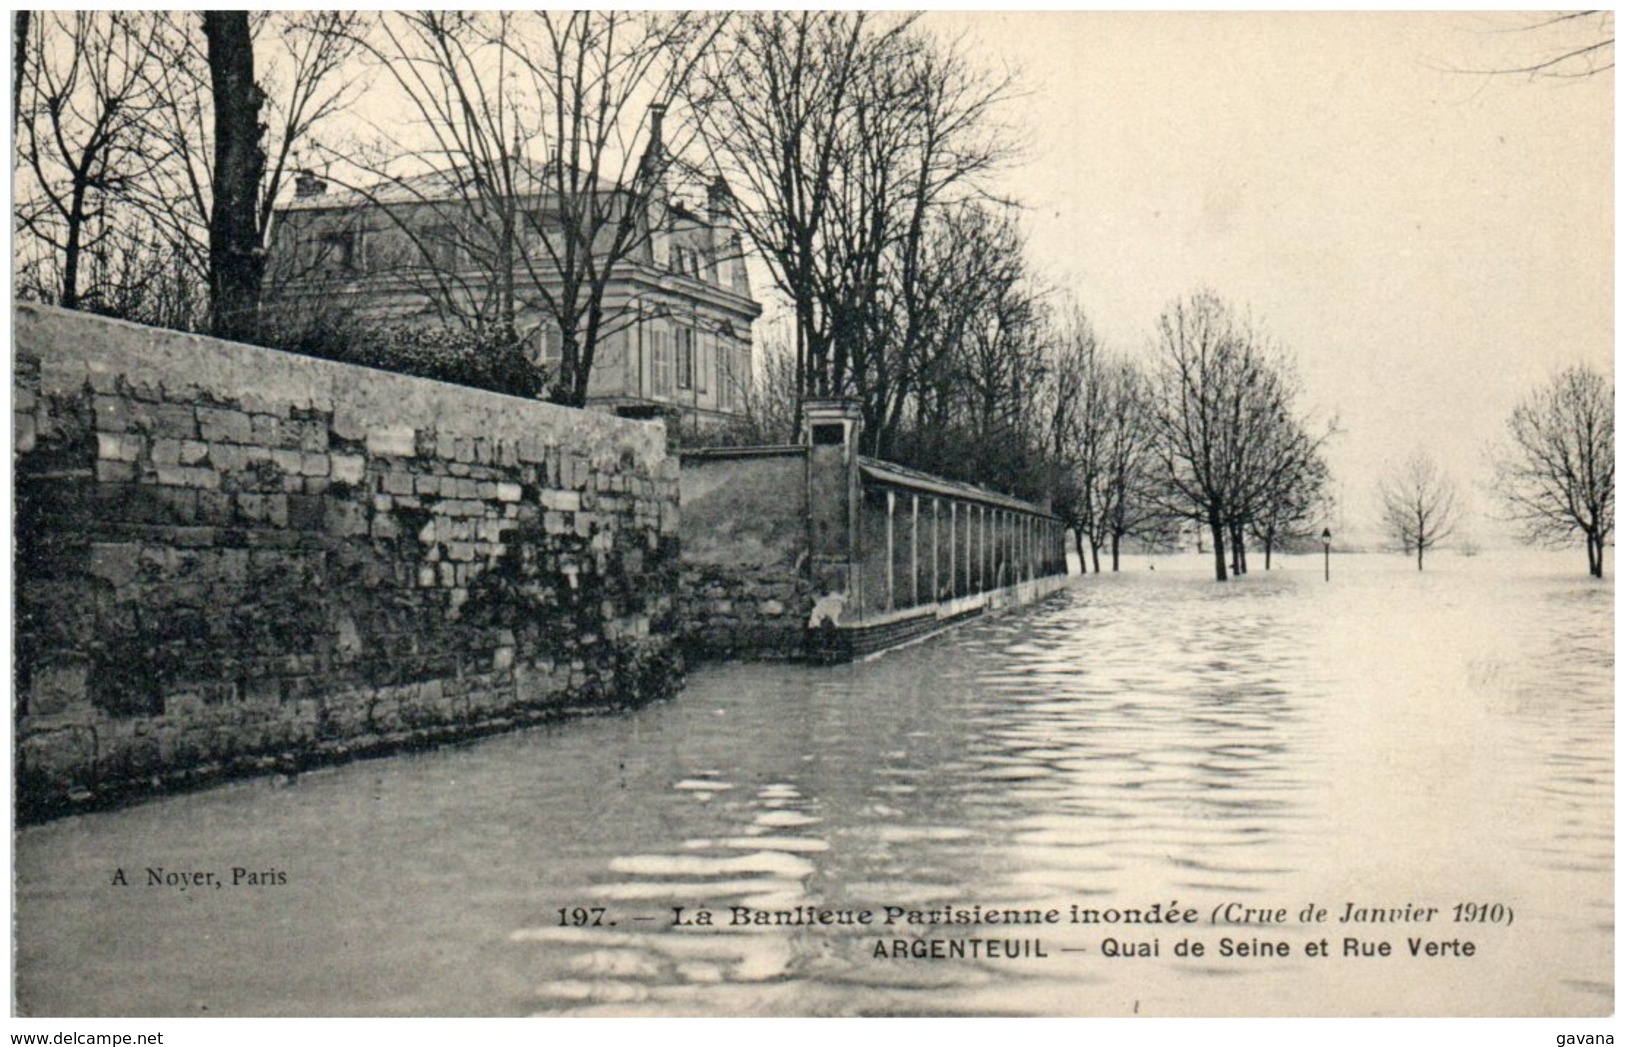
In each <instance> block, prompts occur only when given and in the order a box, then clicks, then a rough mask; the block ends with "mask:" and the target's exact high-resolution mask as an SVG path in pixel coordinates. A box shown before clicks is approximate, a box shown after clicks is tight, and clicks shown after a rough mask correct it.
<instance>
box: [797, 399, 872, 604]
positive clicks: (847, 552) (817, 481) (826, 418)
mask: <svg viewBox="0 0 1625 1047" xmlns="http://www.w3.org/2000/svg"><path fill="white" fill-rule="evenodd" d="M862 432H863V412H862V411H861V410H860V409H859V407H858V403H857V401H855V400H846V399H833V400H803V401H802V402H801V441H802V443H803V444H804V445H805V446H806V448H807V548H808V549H809V551H810V554H811V555H810V557H809V560H810V564H809V567H810V573H811V580H812V585H813V592H814V593H815V594H816V595H817V596H820V597H822V596H830V595H834V594H843V595H844V596H845V598H846V599H845V606H846V608H847V609H848V613H849V615H850V616H853V617H855V616H856V615H857V614H858V613H859V608H861V606H862V588H863V579H862V578H861V577H860V572H859V564H861V563H862V559H863V557H862V552H863V551H862V549H861V548H860V543H861V538H860V529H859V526H858V523H859V513H860V512H861V511H862V508H863V491H862V487H861V484H860V476H859V472H858V437H859V436H860V435H861V433H862Z"/></svg>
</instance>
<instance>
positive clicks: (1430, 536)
mask: <svg viewBox="0 0 1625 1047" xmlns="http://www.w3.org/2000/svg"><path fill="white" fill-rule="evenodd" d="M1378 496H1379V497H1380V499H1381V503H1382V520H1383V526H1384V528H1385V529H1386V530H1387V532H1388V535H1389V536H1390V537H1391V538H1393V539H1394V541H1395V542H1397V543H1398V544H1399V546H1400V547H1401V548H1402V549H1403V550H1404V551H1405V552H1406V553H1411V552H1414V553H1416V569H1417V570H1418V571H1420V570H1421V569H1422V557H1423V554H1424V553H1426V552H1427V551H1428V550H1429V549H1432V548H1434V547H1435V546H1437V545H1438V544H1439V543H1440V542H1442V541H1444V539H1446V538H1448V537H1450V535H1451V533H1452V532H1453V531H1454V530H1455V529H1456V524H1457V522H1458V520H1459V512H1460V510H1459V507H1458V505H1457V499H1456V485H1455V483H1454V482H1453V481H1452V480H1451V479H1450V477H1448V476H1446V475H1445V473H1444V471H1443V470H1441V469H1440V468H1439V464H1438V463H1437V462H1435V461H1434V460H1433V458H1432V457H1431V456H1429V455H1428V454H1427V453H1426V452H1423V451H1417V452H1416V453H1414V454H1412V455H1411V456H1410V457H1409V458H1408V459H1406V460H1405V462H1404V463H1403V464H1402V465H1400V466H1399V467H1398V468H1397V469H1396V470H1394V472H1392V473H1391V474H1390V475H1389V476H1387V477H1386V478H1384V479H1383V480H1382V482H1381V483H1380V484H1379V485H1378Z"/></svg>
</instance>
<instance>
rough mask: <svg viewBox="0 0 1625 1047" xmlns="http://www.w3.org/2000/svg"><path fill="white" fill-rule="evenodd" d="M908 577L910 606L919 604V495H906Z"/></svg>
mask: <svg viewBox="0 0 1625 1047" xmlns="http://www.w3.org/2000/svg"><path fill="white" fill-rule="evenodd" d="M908 507H909V516H910V520H909V525H908V579H909V599H910V601H911V606H914V607H918V606H920V496H919V495H917V494H911V495H909V496H908Z"/></svg>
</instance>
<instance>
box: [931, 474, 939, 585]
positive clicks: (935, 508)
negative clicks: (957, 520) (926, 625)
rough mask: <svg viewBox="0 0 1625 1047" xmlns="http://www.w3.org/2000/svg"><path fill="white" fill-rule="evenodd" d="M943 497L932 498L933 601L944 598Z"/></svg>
mask: <svg viewBox="0 0 1625 1047" xmlns="http://www.w3.org/2000/svg"><path fill="white" fill-rule="evenodd" d="M941 529H942V499H941V498H932V499H931V602H932V603H935V602H937V601H938V600H940V599H942V559H941V557H942V542H941V541H940V538H939V535H938V532H939V531H940V530H941Z"/></svg>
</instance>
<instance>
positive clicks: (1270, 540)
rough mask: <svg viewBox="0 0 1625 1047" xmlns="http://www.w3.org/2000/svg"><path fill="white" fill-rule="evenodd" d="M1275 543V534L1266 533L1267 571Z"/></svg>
mask: <svg viewBox="0 0 1625 1047" xmlns="http://www.w3.org/2000/svg"><path fill="white" fill-rule="evenodd" d="M1274 545H1275V539H1274V536H1273V535H1271V534H1266V535H1264V570H1266V571H1267V570H1269V569H1270V553H1271V552H1272V551H1273V548H1274Z"/></svg>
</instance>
